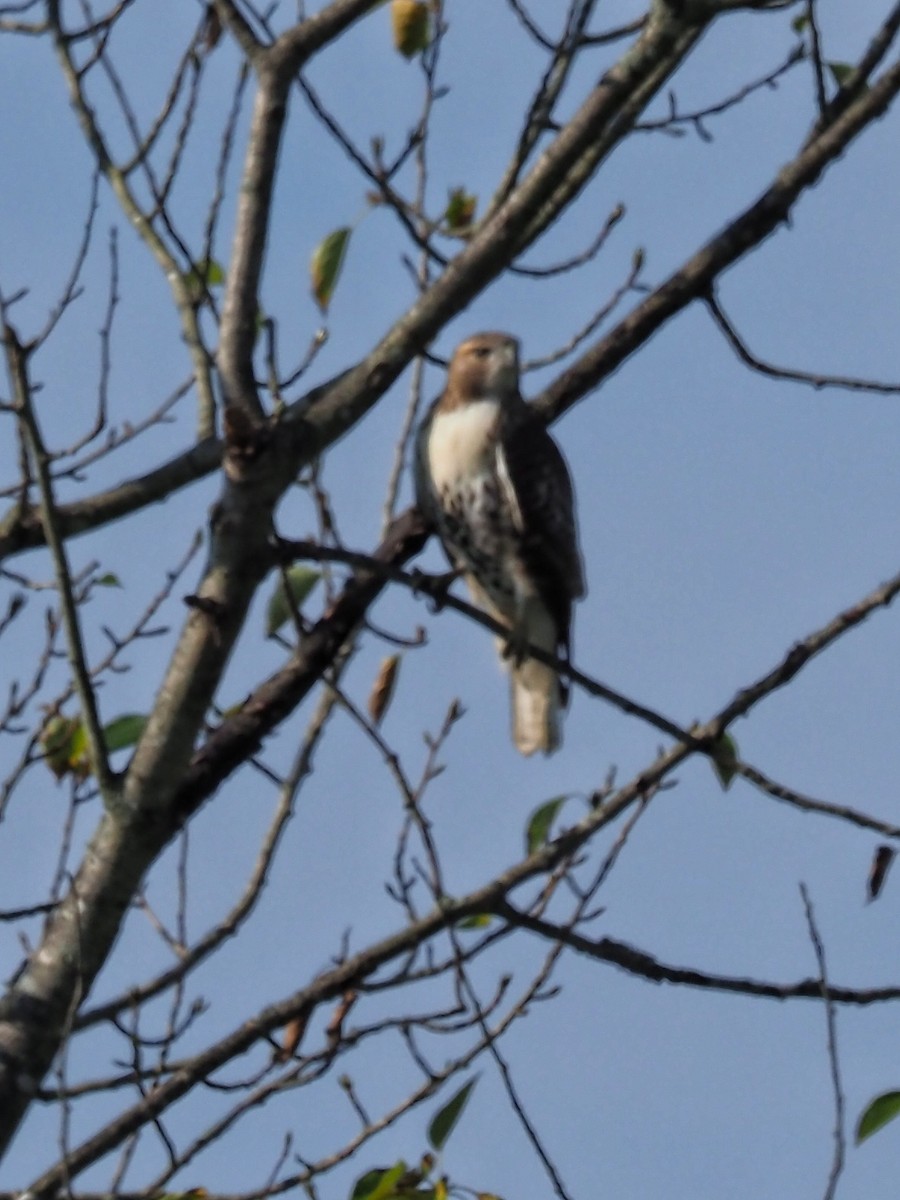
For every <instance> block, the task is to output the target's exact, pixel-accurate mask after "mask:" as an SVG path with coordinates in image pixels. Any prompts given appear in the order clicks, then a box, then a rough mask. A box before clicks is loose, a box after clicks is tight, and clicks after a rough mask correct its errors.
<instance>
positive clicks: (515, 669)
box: [416, 333, 585, 754]
mask: <svg viewBox="0 0 900 1200" xmlns="http://www.w3.org/2000/svg"><path fill="white" fill-rule="evenodd" d="M416 457H417V463H416V490H417V500H418V504H419V508H420V509H421V510H422V512H423V514H424V515H425V517H426V519H428V520H429V521H430V523H431V524H432V525H433V527H434V528H435V529H436V531H437V533H438V535H439V536H440V539H441V541H442V543H443V545H444V549H445V550H446V552H447V556H448V557H449V559H450V561H451V563H452V564H453V565H454V566H455V567H456V568H457V569H458V570H460V571H461V572H462V573H463V575H464V576H465V579H466V582H467V584H468V586H469V590H470V591H471V593H472V596H473V598H474V600H475V603H476V604H478V605H480V606H481V607H482V608H484V609H485V611H486V612H488V613H490V614H491V615H492V616H493V617H494V618H496V620H498V621H499V622H500V623H501V624H503V625H504V626H505V627H506V628H507V629H508V630H509V636H508V638H507V639H506V642H505V644H504V646H503V654H504V657H505V659H506V661H507V663H508V666H509V672H510V679H511V692H512V734H513V741H514V742H515V744H516V746H517V747H518V749H519V750H520V751H521V752H522V753H523V754H533V753H534V752H535V750H543V751H544V753H545V754H550V753H551V752H552V751H553V750H555V749H556V748H557V747H558V746H559V744H560V738H561V732H560V717H561V713H562V709H563V707H564V706H565V704H566V701H567V699H568V689H567V687H566V685H565V683H564V682H563V681H562V680H561V679H560V678H559V676H558V675H557V673H556V671H555V670H554V669H553V668H552V667H549V666H547V665H546V664H544V663H542V662H538V660H537V659H535V658H532V657H530V656H529V655H528V653H527V651H526V646H527V645H528V644H529V643H531V644H532V645H534V646H537V647H538V648H539V649H541V650H544V651H546V652H547V653H549V654H554V655H556V656H557V657H559V658H562V659H563V660H565V661H568V658H569V650H570V637H571V623H572V604H573V602H574V601H575V600H578V599H580V598H581V597H582V596H583V595H584V593H585V586H584V572H583V569H582V564H581V555H580V553H579V549H578V532H577V528H576V522H575V503H574V495H573V491H572V481H571V479H570V477H569V471H568V468H567V467H566V463H565V459H564V458H563V456H562V454H561V453H560V450H559V447H558V446H557V445H556V443H555V442H554V441H553V439H552V438H551V436H550V434H549V433H548V432H547V429H546V427H545V425H544V422H543V421H542V420H541V418H540V417H539V416H538V415H537V413H536V412H535V411H534V409H532V408H531V407H530V406H529V405H528V404H526V403H525V401H524V400H523V399H522V396H521V395H520V393H519V343H518V342H517V341H516V339H515V338H514V337H510V335H509V334H507V333H479V334H476V335H475V336H474V337H470V338H469V339H468V340H467V341H465V342H463V343H462V345H460V346H459V347H458V348H457V349H456V351H455V353H454V355H453V358H452V360H451V362H450V371H449V374H448V376H447V386H446V389H445V391H444V393H443V395H442V396H440V397H439V398H438V399H437V400H436V401H435V403H434V405H433V406H432V408H431V411H430V412H429V414H428V416H427V417H426V418H425V420H424V421H423V423H422V427H421V429H420V432H419V438H418V443H417V455H416Z"/></svg>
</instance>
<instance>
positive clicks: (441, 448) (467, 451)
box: [428, 400, 500, 495]
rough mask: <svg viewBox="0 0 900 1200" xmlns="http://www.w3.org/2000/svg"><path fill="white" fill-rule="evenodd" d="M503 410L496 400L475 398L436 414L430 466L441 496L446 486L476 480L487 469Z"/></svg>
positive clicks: (429, 459) (431, 441)
mask: <svg viewBox="0 0 900 1200" xmlns="http://www.w3.org/2000/svg"><path fill="white" fill-rule="evenodd" d="M499 412H500V404H499V402H498V401H496V400H473V401H472V402H471V403H470V404H466V405H464V406H463V407H462V408H455V409H453V410H452V411H451V412H441V413H438V414H437V415H436V416H435V418H434V421H433V422H432V425H431V435H430V437H429V439H428V467H429V474H430V475H431V482H432V486H433V487H434V489H435V491H436V492H437V493H438V495H440V494H441V492H442V491H443V490H444V488H447V487H453V485H454V484H456V483H457V482H458V481H459V480H461V479H472V478H474V477H475V476H477V475H480V474H482V472H483V471H484V470H485V469H486V468H487V466H488V461H489V459H490V456H491V454H492V453H493V447H494V436H493V435H494V427H495V426H496V423H497V417H498V415H499Z"/></svg>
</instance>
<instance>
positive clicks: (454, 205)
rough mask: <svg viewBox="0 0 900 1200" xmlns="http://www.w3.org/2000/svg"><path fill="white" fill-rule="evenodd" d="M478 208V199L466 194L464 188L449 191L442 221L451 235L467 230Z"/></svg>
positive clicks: (468, 193) (469, 193)
mask: <svg viewBox="0 0 900 1200" xmlns="http://www.w3.org/2000/svg"><path fill="white" fill-rule="evenodd" d="M477 207H478V197H477V196H473V195H472V194H471V192H467V191H466V189H465V188H462V187H456V188H451V189H450V195H449V198H448V200H447V207H446V208H445V209H444V220H445V221H446V222H447V228H448V229H449V230H450V232H451V233H458V232H459V231H460V230H461V229H468V228H469V226H470V225H471V224H472V222H473V221H474V220H475V209H476V208H477Z"/></svg>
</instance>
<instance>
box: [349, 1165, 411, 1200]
mask: <svg viewBox="0 0 900 1200" xmlns="http://www.w3.org/2000/svg"><path fill="white" fill-rule="evenodd" d="M405 1174H406V1163H405V1162H404V1161H403V1159H402V1158H401V1159H400V1161H399V1162H396V1163H394V1165H393V1166H392V1167H376V1168H375V1169H374V1170H372V1171H366V1173H365V1175H361V1176H360V1178H359V1179H357V1181H356V1183H355V1184H354V1187H353V1191H352V1192H351V1193H350V1200H390V1197H391V1196H393V1195H394V1193H395V1188H396V1185H397V1183H398V1181H399V1180H400V1179H402V1177H403V1176H404V1175H405Z"/></svg>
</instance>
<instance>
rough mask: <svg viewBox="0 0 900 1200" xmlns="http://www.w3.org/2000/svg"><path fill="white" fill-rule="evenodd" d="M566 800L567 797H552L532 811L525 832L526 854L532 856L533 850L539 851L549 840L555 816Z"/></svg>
mask: <svg viewBox="0 0 900 1200" xmlns="http://www.w3.org/2000/svg"><path fill="white" fill-rule="evenodd" d="M568 799H569V797H568V796H554V798H553V799H552V800H546V801H545V802H544V803H543V804H539V805H538V807H537V808H536V809H535V810H534V812H533V813H532V814H531V816H530V817H529V818H528V825H527V827H526V830H525V852H526V854H534V852H535V850H539V849H540V848H541V846H543V845H544V844H545V843H546V842H547V841H548V840H549V838H550V830H551V828H552V827H553V822H554V821H555V820H556V814H557V813H558V812H559V810H560V809H561V808H562V806H563V805H564V804H565V802H566V801H567V800H568Z"/></svg>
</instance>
